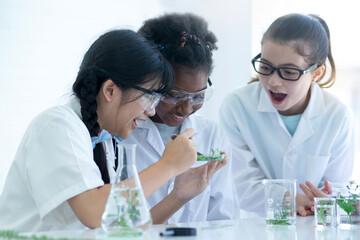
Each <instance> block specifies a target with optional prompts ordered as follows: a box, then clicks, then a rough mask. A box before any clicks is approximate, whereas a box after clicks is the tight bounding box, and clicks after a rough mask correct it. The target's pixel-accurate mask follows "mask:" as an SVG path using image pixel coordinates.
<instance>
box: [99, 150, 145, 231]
mask: <svg viewBox="0 0 360 240" xmlns="http://www.w3.org/2000/svg"><path fill="white" fill-rule="evenodd" d="M135 149H136V145H135V144H121V143H117V151H118V167H117V170H116V178H115V179H113V181H112V187H111V191H110V194H109V198H108V201H107V203H106V206H105V211H104V213H103V215H102V219H101V225H102V228H103V229H104V231H105V232H106V235H108V236H115V237H116V236H118V237H119V236H120V237H121V236H139V235H141V234H142V230H146V229H147V228H149V226H150V225H151V224H152V219H151V214H150V210H149V207H148V204H147V202H146V199H145V196H144V192H143V189H142V187H141V183H140V179H139V175H138V172H137V169H136V166H135V153H136V152H135Z"/></svg>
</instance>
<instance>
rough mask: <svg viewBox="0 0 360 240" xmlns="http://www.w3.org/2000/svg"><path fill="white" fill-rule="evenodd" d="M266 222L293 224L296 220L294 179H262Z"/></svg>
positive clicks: (271, 223)
mask: <svg viewBox="0 0 360 240" xmlns="http://www.w3.org/2000/svg"><path fill="white" fill-rule="evenodd" d="M262 182H263V184H264V185H265V211H266V223H267V224H270V225H293V224H295V222H296V180H292V179H264V180H263V181H262Z"/></svg>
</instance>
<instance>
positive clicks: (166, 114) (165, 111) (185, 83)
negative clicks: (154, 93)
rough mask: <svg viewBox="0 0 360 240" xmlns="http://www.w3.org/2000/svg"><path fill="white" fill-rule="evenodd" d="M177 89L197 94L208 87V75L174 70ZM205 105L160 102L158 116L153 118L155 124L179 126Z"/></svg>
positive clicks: (201, 72)
mask: <svg viewBox="0 0 360 240" xmlns="http://www.w3.org/2000/svg"><path fill="white" fill-rule="evenodd" d="M174 73H175V88H177V89H180V90H183V91H186V92H188V93H196V92H199V91H201V90H203V89H205V88H206V87H207V80H208V76H209V75H208V73H206V72H204V71H194V70H192V71H186V69H185V70H184V69H183V68H181V69H179V68H174ZM202 105H203V104H198V105H192V104H191V100H190V99H187V100H186V101H182V102H178V103H177V104H169V103H165V102H163V101H160V103H159V105H158V106H157V107H156V115H155V116H153V117H151V119H152V120H153V121H154V122H158V123H165V124H167V125H168V126H178V125H181V124H182V122H183V121H184V120H185V119H186V118H187V117H188V116H189V115H191V114H193V113H195V112H196V111H197V110H199V109H200V108H201V107H202Z"/></svg>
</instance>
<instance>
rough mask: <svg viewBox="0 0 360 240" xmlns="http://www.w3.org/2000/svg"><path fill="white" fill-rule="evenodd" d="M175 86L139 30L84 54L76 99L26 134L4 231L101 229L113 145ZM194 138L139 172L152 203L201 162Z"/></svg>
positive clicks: (9, 182) (6, 193)
mask: <svg viewBox="0 0 360 240" xmlns="http://www.w3.org/2000/svg"><path fill="white" fill-rule="evenodd" d="M173 81H174V75H173V70H172V68H171V65H170V64H169V63H168V61H166V60H165V58H164V57H162V55H161V54H160V53H159V52H158V51H157V50H156V49H154V48H153V47H152V46H150V45H149V44H148V43H147V41H146V40H145V39H144V38H142V37H140V36H139V35H138V34H136V33H135V32H133V31H130V30H113V31H110V32H107V33H105V34H103V35H102V36H100V37H99V38H98V39H97V40H96V41H95V42H94V43H93V44H92V45H91V47H90V48H89V50H88V51H87V52H86V54H85V56H84V59H83V61H82V63H81V66H80V69H79V72H78V75H77V78H76V81H75V83H74V84H73V93H74V96H73V97H72V99H71V100H70V101H69V102H68V103H67V104H65V105H59V106H55V107H53V108H50V109H48V110H46V111H44V112H43V113H41V114H40V115H38V116H37V117H36V118H35V119H34V120H33V121H32V122H31V124H30V126H29V127H28V129H27V130H26V132H25V135H24V137H23V139H22V142H21V144H20V146H19V148H18V151H17V154H16V156H15V160H14V162H13V164H12V166H11V168H10V170H9V173H8V176H7V179H6V183H5V186H4V189H3V192H2V195H1V198H0V216H1V217H0V228H1V229H11V230H16V231H21V232H34V231H49V230H64V229H70V228H71V229H83V228H85V227H89V228H96V227H100V224H101V216H102V214H103V212H104V208H105V204H106V201H107V199H108V196H109V192H110V188H111V184H109V183H110V179H111V178H112V176H113V175H114V174H115V172H114V168H113V167H114V162H115V161H114V148H113V142H112V139H113V137H116V139H117V140H118V141H122V139H125V138H127V137H129V135H130V134H131V132H132V131H133V130H134V129H136V128H137V124H138V123H139V122H143V121H146V120H147V117H148V116H153V115H154V114H155V109H154V108H155V106H156V105H157V104H158V103H159V100H160V99H161V98H162V97H163V95H164V94H166V93H167V92H168V91H169V90H171V89H172V87H173ZM193 135H194V131H193V130H192V129H187V130H185V131H184V132H183V133H182V134H180V135H179V136H178V137H177V138H176V139H175V140H171V141H170V142H169V144H168V145H167V146H166V148H165V150H164V152H163V154H162V156H161V157H160V158H159V159H158V161H157V162H154V164H152V165H149V166H148V168H146V169H144V170H143V171H142V172H140V173H139V177H140V181H141V183H142V186H143V189H144V194H145V196H146V197H148V196H150V195H151V194H152V193H154V192H155V190H157V189H158V188H159V187H160V186H161V185H162V184H164V183H165V182H167V181H168V180H169V179H171V178H172V177H173V176H176V175H178V174H179V173H181V172H183V171H185V170H187V169H188V168H189V167H190V166H192V165H193V164H194V162H195V160H196V149H195V147H194V141H193V140H191V137H192V136H193ZM164 211H166V210H164Z"/></svg>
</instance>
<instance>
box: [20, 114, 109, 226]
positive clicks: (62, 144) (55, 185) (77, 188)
mask: <svg viewBox="0 0 360 240" xmlns="http://www.w3.org/2000/svg"><path fill="white" fill-rule="evenodd" d="M61 114H62V112H59V113H54V115H55V117H54V118H52V119H50V120H48V121H46V122H45V121H43V120H42V119H47V118H46V117H40V118H39V119H38V120H37V121H36V122H35V123H34V124H33V127H34V128H35V130H34V131H33V133H34V134H33V135H31V136H29V138H28V141H27V143H26V148H27V153H26V158H27V160H26V169H27V177H26V179H27V181H28V183H29V186H30V191H31V193H32V196H33V198H34V201H35V203H36V206H37V208H38V211H39V215H40V217H41V218H42V220H43V221H47V220H49V221H50V219H53V218H55V217H56V216H61V215H63V214H65V212H68V211H65V209H69V206H68V204H67V200H68V199H69V198H71V197H74V196H76V195H78V194H80V193H82V192H85V191H86V190H89V189H92V188H95V187H99V186H101V185H103V184H104V183H103V181H102V179H101V174H100V171H99V169H98V167H97V166H96V164H95V162H94V160H93V155H92V149H91V144H90V136H89V133H88V132H86V131H87V130H86V127H85V125H83V124H82V123H81V124H82V125H83V126H81V125H80V126H79V125H76V123H74V119H73V118H72V117H71V116H68V115H65V116H61ZM69 214H70V213H69ZM50 216H51V217H50ZM68 217H69V216H63V219H67V218H68ZM52 221H53V220H51V221H50V222H48V224H52ZM56 221H58V220H56Z"/></svg>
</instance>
